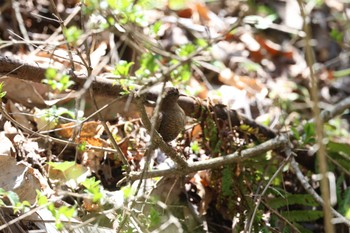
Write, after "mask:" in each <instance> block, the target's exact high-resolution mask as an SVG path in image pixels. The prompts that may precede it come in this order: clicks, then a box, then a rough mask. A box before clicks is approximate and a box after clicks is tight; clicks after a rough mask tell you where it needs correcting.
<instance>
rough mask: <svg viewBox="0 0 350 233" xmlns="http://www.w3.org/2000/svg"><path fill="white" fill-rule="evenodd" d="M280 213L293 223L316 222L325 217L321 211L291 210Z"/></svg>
mask: <svg viewBox="0 0 350 233" xmlns="http://www.w3.org/2000/svg"><path fill="white" fill-rule="evenodd" d="M280 213H281V215H282V216H283V217H285V218H286V219H288V220H289V221H291V222H314V221H316V220H318V219H320V218H322V217H323V212H322V211H321V210H290V211H281V212H280Z"/></svg>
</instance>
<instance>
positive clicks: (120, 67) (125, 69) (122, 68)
mask: <svg viewBox="0 0 350 233" xmlns="http://www.w3.org/2000/svg"><path fill="white" fill-rule="evenodd" d="M133 64H134V62H127V61H124V60H120V61H119V62H118V64H117V65H116V66H115V67H114V71H113V73H114V74H115V75H118V76H122V77H127V76H128V75H129V70H130V67H131V66H132V65H133Z"/></svg>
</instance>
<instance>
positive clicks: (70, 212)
mask: <svg viewBox="0 0 350 233" xmlns="http://www.w3.org/2000/svg"><path fill="white" fill-rule="evenodd" d="M75 213H76V209H75V208H74V207H68V206H61V207H60V208H59V209H58V214H59V215H61V214H63V215H64V216H66V217H67V218H68V219H71V218H72V217H74V215H75Z"/></svg>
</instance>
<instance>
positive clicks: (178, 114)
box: [156, 87, 186, 142]
mask: <svg viewBox="0 0 350 233" xmlns="http://www.w3.org/2000/svg"><path fill="white" fill-rule="evenodd" d="M164 93H165V96H164V99H163V100H162V103H161V106H160V109H159V117H158V119H157V121H156V122H157V124H156V130H157V131H158V133H159V134H160V135H162V137H163V139H164V141H165V142H170V141H172V140H174V139H175V138H176V137H177V136H178V135H179V133H180V132H181V131H182V130H183V128H184V127H185V124H186V114H185V112H184V111H183V110H182V108H181V107H180V106H179V105H178V103H177V100H178V99H179V96H180V93H179V90H178V89H177V88H174V87H167V88H165V90H164Z"/></svg>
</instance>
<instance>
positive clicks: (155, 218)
mask: <svg viewBox="0 0 350 233" xmlns="http://www.w3.org/2000/svg"><path fill="white" fill-rule="evenodd" d="M148 218H149V221H150V226H149V227H155V226H158V225H159V224H160V220H161V215H160V212H159V211H157V210H156V209H155V208H153V207H151V210H150V214H149V216H148Z"/></svg>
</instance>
